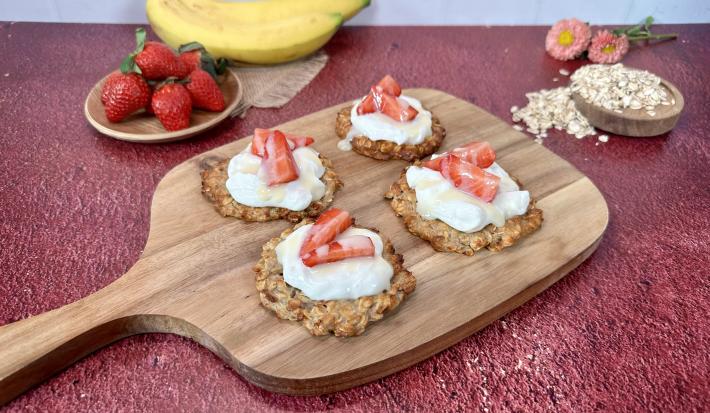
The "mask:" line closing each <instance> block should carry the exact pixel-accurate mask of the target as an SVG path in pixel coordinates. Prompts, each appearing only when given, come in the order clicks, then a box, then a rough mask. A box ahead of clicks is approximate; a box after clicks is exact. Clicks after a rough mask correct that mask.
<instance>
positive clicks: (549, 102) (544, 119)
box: [510, 87, 597, 143]
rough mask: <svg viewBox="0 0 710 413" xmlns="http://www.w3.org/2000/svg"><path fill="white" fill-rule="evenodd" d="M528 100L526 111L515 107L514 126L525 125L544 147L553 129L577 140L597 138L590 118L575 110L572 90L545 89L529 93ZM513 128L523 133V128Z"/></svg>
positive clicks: (560, 88) (511, 110)
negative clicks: (590, 136) (544, 142)
mask: <svg viewBox="0 0 710 413" xmlns="http://www.w3.org/2000/svg"><path fill="white" fill-rule="evenodd" d="M525 97H527V98H528V104H527V105H526V106H525V107H523V108H518V107H517V106H513V107H512V108H510V112H511V113H512V115H513V122H521V121H522V122H524V123H525V125H526V126H527V129H526V130H527V131H528V132H530V133H532V134H533V135H535V142H537V143H542V139H543V138H546V137H547V130H548V129H550V128H555V129H557V130H563V131H565V132H566V133H568V134H570V135H574V136H575V137H576V138H577V139H582V138H584V137H585V136H588V135H596V134H597V132H596V131H595V130H594V128H593V127H592V125H590V124H589V121H588V120H587V118H585V117H584V116H583V115H582V114H581V113H579V111H578V110H577V108H576V107H575V106H574V101H573V100H572V90H571V89H570V88H569V87H558V88H556V89H550V90H547V89H543V90H540V91H537V92H530V93H526V94H525ZM513 128H515V129H517V130H520V131H522V130H523V129H524V128H523V127H522V126H520V125H514V126H513Z"/></svg>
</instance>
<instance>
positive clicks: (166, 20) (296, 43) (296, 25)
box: [146, 0, 343, 64]
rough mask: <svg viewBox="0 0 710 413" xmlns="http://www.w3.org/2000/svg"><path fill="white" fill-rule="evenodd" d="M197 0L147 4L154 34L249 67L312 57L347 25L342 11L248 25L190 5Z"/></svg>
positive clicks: (159, 0) (158, 0) (160, 0)
mask: <svg viewBox="0 0 710 413" xmlns="http://www.w3.org/2000/svg"><path fill="white" fill-rule="evenodd" d="M194 1H195V0H147V2H146V14H147V15H148V21H149V22H150V24H151V26H152V27H153V30H155V32H156V34H157V35H158V36H159V37H160V38H161V39H162V40H163V41H164V42H165V43H167V44H169V45H170V46H172V47H177V46H179V45H181V44H184V43H189V42H191V41H197V42H200V43H202V44H203V45H204V46H205V48H206V49H207V51H209V52H210V53H211V54H212V55H213V56H215V57H226V58H229V59H234V60H239V61H242V62H248V63H259V64H271V63H281V62H286V61H290V60H294V59H298V58H300V57H303V56H306V55H308V54H311V53H313V52H314V51H316V50H318V49H319V48H320V47H322V46H323V45H324V44H325V43H326V42H327V41H328V40H329V39H330V38H331V37H332V36H333V34H335V32H336V30H337V29H338V28H339V27H340V25H341V24H342V22H343V17H342V15H341V14H339V13H314V12H311V13H305V14H301V15H296V16H292V17H287V18H284V19H278V20H273V21H269V22H262V23H250V24H245V23H243V22H235V21H233V20H232V19H230V18H226V17H225V16H213V15H211V14H210V13H208V12H205V11H204V10H200V9H197V10H196V9H193V8H190V7H188V6H187V4H188V3H190V2H194Z"/></svg>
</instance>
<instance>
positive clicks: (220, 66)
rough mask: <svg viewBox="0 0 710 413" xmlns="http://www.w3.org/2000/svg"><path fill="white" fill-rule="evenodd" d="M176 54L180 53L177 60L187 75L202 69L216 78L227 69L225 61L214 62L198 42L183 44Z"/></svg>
mask: <svg viewBox="0 0 710 413" xmlns="http://www.w3.org/2000/svg"><path fill="white" fill-rule="evenodd" d="M178 52H179V53H180V55H179V56H178V59H180V61H182V63H183V65H184V66H185V69H186V70H187V73H192V71H193V70H195V69H202V70H204V71H206V72H207V73H209V74H210V75H212V77H217V75H221V74H222V73H224V71H225V69H226V68H227V61H226V60H225V59H222V58H220V59H217V60H215V59H214V57H212V55H210V54H209V53H208V52H207V50H205V47H204V46H202V44H200V43H198V42H191V43H187V44H183V45H181V46H180V48H178Z"/></svg>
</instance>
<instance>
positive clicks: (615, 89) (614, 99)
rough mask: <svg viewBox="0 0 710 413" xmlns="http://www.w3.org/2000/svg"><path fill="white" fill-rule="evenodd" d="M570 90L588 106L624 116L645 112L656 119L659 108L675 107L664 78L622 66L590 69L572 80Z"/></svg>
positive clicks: (593, 66) (599, 66)
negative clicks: (628, 112) (631, 111)
mask: <svg viewBox="0 0 710 413" xmlns="http://www.w3.org/2000/svg"><path fill="white" fill-rule="evenodd" d="M571 79H572V83H571V85H570V89H571V90H572V91H573V92H577V93H578V94H579V95H580V96H582V97H583V98H584V99H585V100H586V101H587V102H589V103H591V104H593V105H596V106H599V107H603V108H605V109H608V110H613V111H614V112H618V113H621V112H622V110H623V109H627V108H628V109H638V110H640V109H643V110H645V111H646V113H647V114H648V115H649V116H656V112H655V108H656V106H658V105H673V104H675V102H674V99H673V98H672V97H670V96H668V93H667V92H666V89H665V88H664V87H663V86H662V85H661V78H659V77H658V76H656V75H654V74H652V73H649V72H647V71H645V70H635V69H629V68H627V67H624V65H622V64H620V63H619V64H615V65H612V66H609V65H586V66H583V67H581V68H579V69H578V70H577V71H576V72H574V74H573V75H572V77H571Z"/></svg>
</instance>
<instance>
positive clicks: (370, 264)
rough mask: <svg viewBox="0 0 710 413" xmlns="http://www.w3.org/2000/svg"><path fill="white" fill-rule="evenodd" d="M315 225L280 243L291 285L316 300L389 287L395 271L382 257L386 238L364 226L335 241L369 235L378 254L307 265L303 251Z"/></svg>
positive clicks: (280, 257)
mask: <svg viewBox="0 0 710 413" xmlns="http://www.w3.org/2000/svg"><path fill="white" fill-rule="evenodd" d="M312 226H313V225H304V226H302V227H300V228H298V229H297V230H295V231H294V232H292V233H291V234H290V235H289V236H288V237H286V239H285V240H283V241H281V243H280V244H279V245H277V246H276V257H277V259H278V261H279V263H280V264H281V266H282V267H283V276H284V280H285V281H286V283H287V284H288V285H290V286H292V287H295V288H298V289H299V290H301V291H303V294H305V295H306V296H307V297H308V298H310V299H312V300H354V299H356V298H358V297H364V296H367V295H375V294H379V293H381V292H382V291H385V290H387V289H388V288H389V285H390V279H391V278H392V274H393V272H394V271H393V269H392V265H390V263H389V262H388V261H387V260H385V259H384V258H382V249H383V245H382V238H380V236H379V235H377V234H376V233H374V232H372V231H369V230H366V229H363V228H353V227H350V228H348V229H347V230H346V231H345V232H343V233H342V234H340V235H339V236H338V237H337V238H336V239H335V240H336V241H338V240H339V239H342V238H344V237H348V236H352V235H365V236H367V237H369V238H370V239H372V243H373V244H374V245H375V255H374V256H372V257H356V258H347V259H344V260H342V261H336V262H331V263H327V264H320V265H316V266H313V267H310V268H309V267H306V266H305V265H304V264H303V261H302V260H301V257H300V256H299V252H300V250H301V244H303V240H304V239H305V238H306V234H307V233H308V230H309V229H310V228H311V227H312Z"/></svg>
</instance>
